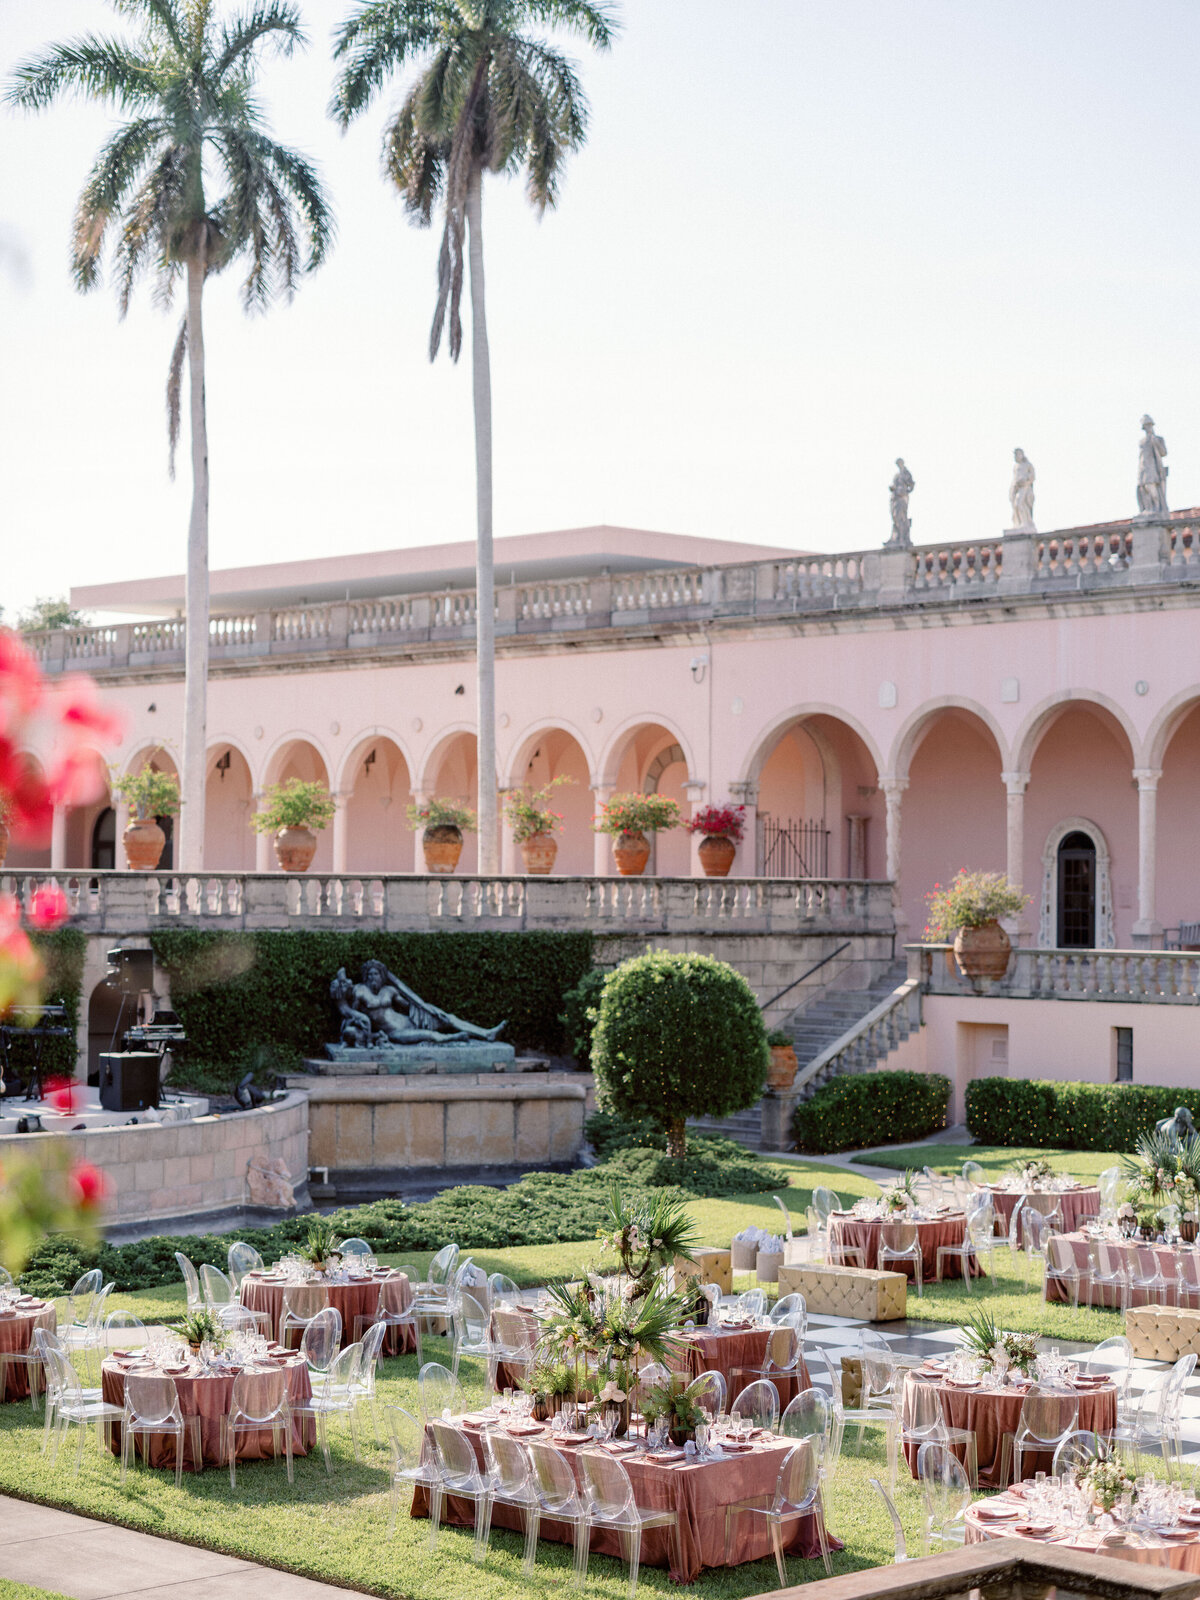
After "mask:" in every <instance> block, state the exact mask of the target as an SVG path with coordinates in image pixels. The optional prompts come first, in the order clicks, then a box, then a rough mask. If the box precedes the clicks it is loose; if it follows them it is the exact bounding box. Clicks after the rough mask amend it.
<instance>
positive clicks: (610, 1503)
mask: <svg viewBox="0 0 1200 1600" xmlns="http://www.w3.org/2000/svg"><path fill="white" fill-rule="evenodd" d="M579 1464H580V1466H581V1467H582V1468H583V1497H584V1504H585V1506H586V1508H587V1517H588V1521H589V1523H590V1524H591V1526H592V1527H593V1528H596V1527H601V1528H615V1529H616V1531H617V1535H618V1537H619V1538H620V1541H621V1553H622V1555H623V1556H624V1558H625V1560H626V1561H627V1562H628V1563H629V1600H633V1596H634V1594H635V1592H636V1590H637V1581H638V1568H639V1566H640V1565H641V1559H642V1534H643V1533H644V1532H645V1530H646V1529H647V1528H669V1529H670V1530H671V1534H670V1537H671V1542H672V1548H673V1550H674V1552H675V1561H674V1563H673V1564H674V1565H675V1568H676V1570H677V1571H678V1569H679V1566H680V1565H681V1559H680V1555H679V1518H678V1516H677V1515H676V1513H675V1512H674V1511H666V1510H657V1511H654V1510H649V1509H647V1508H645V1507H643V1506H639V1505H638V1503H637V1501H636V1500H635V1499H634V1497H633V1485H632V1484H631V1483H630V1481H629V1474H628V1472H626V1470H625V1468H624V1466H623V1465H622V1463H621V1462H620V1461H617V1460H616V1459H615V1458H614V1457H613V1456H610V1455H606V1454H605V1453H604V1452H603V1451H601V1450H581V1451H580V1452H579ZM586 1574H587V1565H586V1562H585V1564H584V1575H585V1576H586Z"/></svg>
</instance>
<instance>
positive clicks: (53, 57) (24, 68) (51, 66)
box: [4, 36, 157, 111]
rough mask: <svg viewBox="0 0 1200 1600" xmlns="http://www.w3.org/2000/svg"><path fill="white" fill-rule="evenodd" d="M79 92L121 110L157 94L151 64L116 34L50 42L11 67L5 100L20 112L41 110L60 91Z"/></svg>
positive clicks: (133, 107)
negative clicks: (55, 42)
mask: <svg viewBox="0 0 1200 1600" xmlns="http://www.w3.org/2000/svg"><path fill="white" fill-rule="evenodd" d="M71 93H78V94H84V95H87V96H88V98H89V99H92V100H104V101H109V102H111V103H112V104H114V105H117V106H119V107H120V108H121V109H122V110H124V111H136V110H139V109H141V108H143V107H145V106H147V105H149V104H150V103H151V102H152V101H153V100H154V98H155V96H156V93H157V88H156V83H155V71H154V68H153V66H152V64H151V63H150V62H149V61H148V60H147V59H146V58H145V57H144V56H141V55H139V54H138V53H137V52H136V51H134V50H132V49H130V48H129V46H128V45H126V44H123V43H122V42H121V41H120V40H117V39H97V38H93V37H90V36H89V37H87V38H83V39H74V40H70V41H69V42H68V43H66V44H60V45H54V46H52V47H51V48H50V49H49V50H47V51H46V53H45V54H44V55H41V56H32V57H30V58H29V59H28V60H25V61H22V62H21V63H20V64H19V65H18V66H17V67H16V68H15V69H14V72H13V75H12V78H11V80H10V81H9V84H8V86H7V88H6V89H5V91H4V99H5V101H6V102H7V103H8V104H9V105H11V106H19V107H20V108H21V109H22V110H24V111H44V110H45V108H46V107H47V106H49V105H51V104H52V103H53V102H54V101H55V100H56V99H57V98H58V97H59V95H64V94H71Z"/></svg>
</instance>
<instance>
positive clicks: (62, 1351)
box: [30, 1328, 103, 1455]
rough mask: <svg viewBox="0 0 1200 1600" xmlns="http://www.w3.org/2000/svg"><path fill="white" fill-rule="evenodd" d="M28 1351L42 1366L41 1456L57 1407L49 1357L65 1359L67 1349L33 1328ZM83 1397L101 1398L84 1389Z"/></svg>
mask: <svg viewBox="0 0 1200 1600" xmlns="http://www.w3.org/2000/svg"><path fill="white" fill-rule="evenodd" d="M30 1349H31V1350H34V1351H36V1352H37V1357H38V1360H39V1361H40V1362H41V1364H42V1380H43V1382H44V1384H45V1388H46V1407H45V1411H46V1417H45V1423H44V1425H43V1427H42V1454H43V1455H45V1453H46V1450H47V1448H48V1447H49V1444H50V1436H51V1434H52V1433H53V1431H54V1419H55V1412H56V1409H57V1406H58V1383H57V1378H56V1370H57V1369H56V1368H55V1366H54V1364H53V1363H52V1361H51V1359H50V1357H51V1355H57V1356H61V1357H62V1358H63V1360H64V1361H65V1360H66V1359H67V1348H66V1346H65V1345H64V1344H63V1342H62V1340H61V1339H60V1338H59V1337H58V1335H57V1334H56V1333H51V1332H50V1330H49V1328H35V1329H34V1330H33V1338H32V1340H31V1342H30ZM84 1396H85V1397H86V1398H87V1399H89V1400H100V1399H102V1398H103V1396H102V1394H101V1392H100V1390H99V1389H86V1390H84Z"/></svg>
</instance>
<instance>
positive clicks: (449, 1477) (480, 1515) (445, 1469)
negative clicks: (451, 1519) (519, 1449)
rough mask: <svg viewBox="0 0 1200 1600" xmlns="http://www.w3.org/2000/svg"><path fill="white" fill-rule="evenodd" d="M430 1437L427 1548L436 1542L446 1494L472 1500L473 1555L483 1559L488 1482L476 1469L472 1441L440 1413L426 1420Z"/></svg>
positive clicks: (485, 1541)
mask: <svg viewBox="0 0 1200 1600" xmlns="http://www.w3.org/2000/svg"><path fill="white" fill-rule="evenodd" d="M428 1428H429V1437H430V1441H431V1442H432V1444H433V1453H434V1459H435V1461H436V1462H437V1469H438V1477H437V1482H436V1483H435V1484H434V1485H433V1486H432V1488H431V1489H430V1491H429V1548H430V1549H431V1550H432V1549H433V1548H434V1546H435V1545H436V1544H437V1536H438V1525H439V1523H440V1522H441V1519H442V1502H443V1500H444V1498H445V1496H446V1495H448V1494H450V1495H454V1497H455V1498H456V1499H459V1500H473V1501H474V1502H475V1543H474V1547H473V1549H472V1552H471V1555H472V1559H473V1560H475V1561H482V1560H483V1558H484V1557H485V1556H486V1554H487V1545H488V1528H489V1524H490V1520H491V1484H490V1482H489V1480H488V1479H487V1478H486V1477H485V1476H484V1474H483V1473H482V1472H481V1471H480V1470H479V1463H478V1461H477V1460H476V1459H475V1451H474V1450H473V1449H472V1448H471V1441H470V1440H469V1439H468V1438H467V1436H466V1434H465V1433H464V1432H463V1430H462V1429H461V1428H457V1427H455V1426H454V1424H453V1423H451V1422H444V1421H443V1420H442V1419H441V1418H440V1417H439V1418H436V1419H433V1420H431V1421H430V1422H429V1423H428Z"/></svg>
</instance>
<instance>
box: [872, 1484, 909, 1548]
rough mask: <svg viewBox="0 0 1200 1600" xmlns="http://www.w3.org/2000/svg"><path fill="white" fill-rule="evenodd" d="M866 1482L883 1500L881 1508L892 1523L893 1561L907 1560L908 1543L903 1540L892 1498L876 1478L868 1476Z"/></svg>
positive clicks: (902, 1526)
mask: <svg viewBox="0 0 1200 1600" xmlns="http://www.w3.org/2000/svg"><path fill="white" fill-rule="evenodd" d="M867 1482H868V1483H869V1484H870V1485H871V1487H872V1489H874V1490H875V1492H876V1494H878V1496H879V1498H880V1499H881V1500H882V1501H883V1509H884V1510H885V1511H886V1512H887V1514H888V1517H889V1519H890V1521H891V1524H892V1538H893V1540H894V1541H895V1546H896V1554H895V1556H894V1557H893V1560H894V1561H907V1560H908V1545H907V1543H906V1542H905V1538H904V1524H903V1523H902V1522H901V1521H900V1514H899V1512H898V1511H897V1510H896V1506H895V1502H894V1501H893V1500H892V1497H891V1495H890V1494H889V1493H888V1492H887V1490H886V1489H885V1488H884V1487H883V1485H882V1484H881V1483H880V1481H879V1479H878V1478H868V1479H867Z"/></svg>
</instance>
